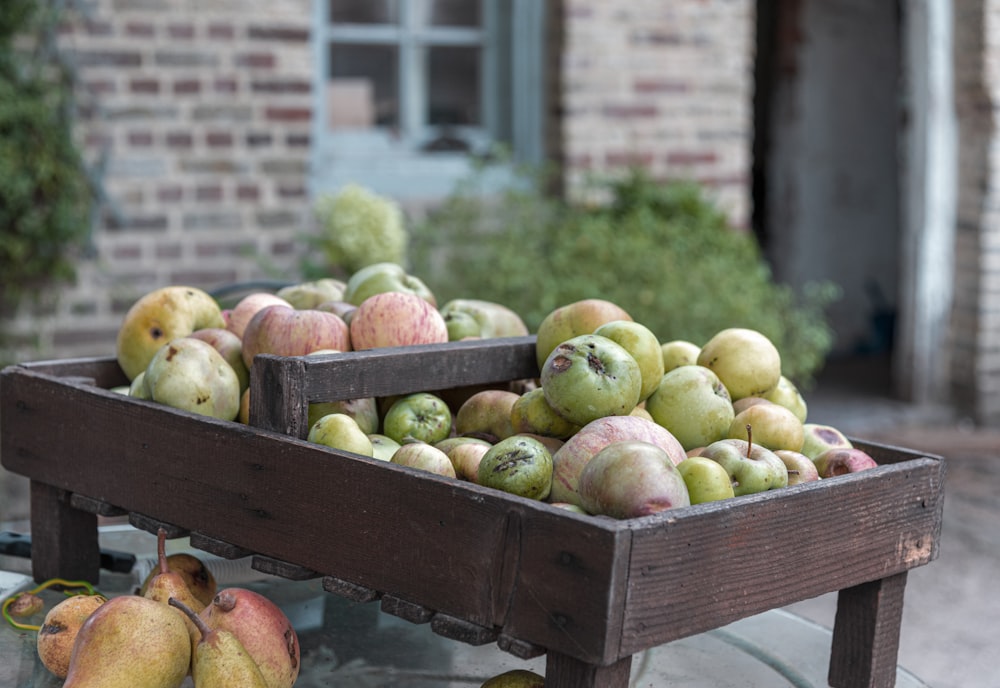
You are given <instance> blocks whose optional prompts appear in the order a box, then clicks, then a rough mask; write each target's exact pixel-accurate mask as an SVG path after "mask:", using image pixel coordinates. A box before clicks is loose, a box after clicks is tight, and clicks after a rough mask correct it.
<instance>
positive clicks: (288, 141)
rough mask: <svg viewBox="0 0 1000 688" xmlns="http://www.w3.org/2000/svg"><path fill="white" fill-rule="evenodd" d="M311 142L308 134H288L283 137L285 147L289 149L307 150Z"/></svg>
mask: <svg viewBox="0 0 1000 688" xmlns="http://www.w3.org/2000/svg"><path fill="white" fill-rule="evenodd" d="M311 141H312V137H311V136H310V135H309V134H289V135H288V136H286V137H285V145H286V146H288V147H289V148H308V147H309V144H310V142H311Z"/></svg>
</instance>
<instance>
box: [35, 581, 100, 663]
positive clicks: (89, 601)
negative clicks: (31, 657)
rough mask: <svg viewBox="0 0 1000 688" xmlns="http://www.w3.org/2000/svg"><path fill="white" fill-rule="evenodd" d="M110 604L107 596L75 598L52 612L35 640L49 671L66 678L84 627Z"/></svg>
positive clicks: (65, 601)
mask: <svg viewBox="0 0 1000 688" xmlns="http://www.w3.org/2000/svg"><path fill="white" fill-rule="evenodd" d="M107 601H108V598H106V597H105V596H104V595H73V596H72V597H67V598H66V599H64V600H61V601H60V602H59V603H58V604H56V605H55V606H54V607H52V608H51V609H49V611H48V612H47V613H46V614H45V619H44V620H43V621H42V626H41V628H39V629H38V636H37V637H36V638H35V646H36V649H37V651H38V658H39V659H41V660H42V664H43V665H44V666H45V668H46V669H48V670H49V671H51V672H52V673H53V674H55V675H56V676H58V677H59V678H66V674H67V672H69V658H70V656H71V655H72V654H73V643H74V642H75V641H76V636H77V634H78V633H79V632H80V627H81V626H83V623H84V622H85V621H86V620H87V617H89V616H90V615H91V614H93V613H94V611H95V610H96V609H97V608H98V607H100V606H101V605H102V604H104V603H105V602H107Z"/></svg>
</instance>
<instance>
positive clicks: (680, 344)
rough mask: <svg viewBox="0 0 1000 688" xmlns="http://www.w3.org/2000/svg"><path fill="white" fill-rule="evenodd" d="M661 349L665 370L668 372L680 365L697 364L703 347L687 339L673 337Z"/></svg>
mask: <svg viewBox="0 0 1000 688" xmlns="http://www.w3.org/2000/svg"><path fill="white" fill-rule="evenodd" d="M660 351H661V353H662V354H663V372H665V373H666V372H669V371H671V370H673V369H674V368H678V367H680V366H684V365H695V364H696V363H697V362H698V354H699V353H701V347H700V346H698V345H697V344H695V343H694V342H689V341H687V340H686V339H673V340H671V341H669V342H664V343H663V344H661V345H660Z"/></svg>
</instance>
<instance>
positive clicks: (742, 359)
mask: <svg viewBox="0 0 1000 688" xmlns="http://www.w3.org/2000/svg"><path fill="white" fill-rule="evenodd" d="M698 365H702V366H705V367H706V368H710V369H711V370H712V371H713V372H715V374H716V375H718V376H719V379H720V380H722V384H724V385H725V386H726V389H728V390H729V396H731V397H732V398H733V399H734V400H735V399H742V398H743V397H755V396H756V397H759V396H764V395H765V394H767V393H768V392H770V391H771V390H772V389H774V388H775V386H776V385H777V384H778V381H779V380H780V379H781V355H780V354H779V353H778V349H777V348H776V347H775V346H774V344H773V343H772V342H771V340H770V339H768V338H767V337H766V336H764V335H763V334H761V333H760V332H758V331H756V330H751V329H747V328H741V327H731V328H727V329H724V330H721V331H720V332H717V333H716V334H715V335H713V336H712V338H711V339H709V340H708V341H707V342H706V343H705V344H704V346H702V347H701V352H700V353H699V354H698Z"/></svg>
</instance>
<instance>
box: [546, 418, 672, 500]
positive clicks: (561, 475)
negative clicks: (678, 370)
mask: <svg viewBox="0 0 1000 688" xmlns="http://www.w3.org/2000/svg"><path fill="white" fill-rule="evenodd" d="M623 440H636V441H640V442H650V443H652V444H655V445H656V446H658V447H660V448H661V449H663V450H664V451H665V452H667V455H668V456H670V459H671V460H672V461H673V462H674V464H675V465H676V464H679V463H680V462H681V461H683V460H684V459H686V458H687V456H686V455H685V453H684V447H682V446H681V443H680V442H678V441H677V438H675V437H674V436H673V435H672V434H671V433H670V431H669V430H667V429H666V428H664V427H663V426H661V425H659V424H657V423H653V422H650V421H648V420H646V419H644V418H639V417H638V416H605V417H603V418H598V419H597V420H594V421H591V422H590V423H587V424H586V425H585V426H583V427H582V428H580V430H579V431H577V432H576V434H574V435H573V436H572V437H570V438H569V439H568V440H566V443H565V444H563V446H562V447H561V448H560V449H559V450H558V451H557V452H556V453H555V454H553V456H552V462H553V477H552V495H551V497H550V501H553V502H569V503H571V504H577V505H579V504H580V501H579V496H578V495H577V484H578V483H579V480H580V472H581V471H582V470H583V467H584V466H586V465H587V463H588V462H589V461H590V460H591V459H592V458H593V457H594V455H595V454H596V453H597V452H599V451H600V450H601V449H603V448H604V447H606V446H607V445H609V444H611V443H612V442H621V441H623Z"/></svg>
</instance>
